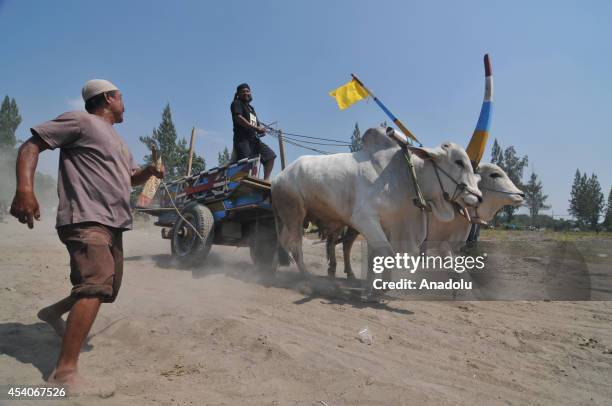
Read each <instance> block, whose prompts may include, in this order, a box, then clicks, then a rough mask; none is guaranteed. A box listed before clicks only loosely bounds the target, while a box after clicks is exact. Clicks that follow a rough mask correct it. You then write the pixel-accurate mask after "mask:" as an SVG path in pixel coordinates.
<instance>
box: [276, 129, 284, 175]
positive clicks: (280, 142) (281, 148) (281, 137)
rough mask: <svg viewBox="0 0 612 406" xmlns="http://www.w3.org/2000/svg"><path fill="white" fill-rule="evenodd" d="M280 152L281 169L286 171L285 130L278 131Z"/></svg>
mask: <svg viewBox="0 0 612 406" xmlns="http://www.w3.org/2000/svg"><path fill="white" fill-rule="evenodd" d="M278 150H279V152H280V158H281V169H285V162H286V161H285V141H284V140H283V130H278Z"/></svg>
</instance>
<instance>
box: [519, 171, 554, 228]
mask: <svg viewBox="0 0 612 406" xmlns="http://www.w3.org/2000/svg"><path fill="white" fill-rule="evenodd" d="M523 190H524V191H525V206H527V208H528V209H529V214H530V216H531V224H532V225H535V222H536V219H537V216H538V214H539V213H540V210H547V209H550V206H549V205H547V204H546V199H548V195H545V194H544V193H543V192H542V182H541V181H540V180H538V175H536V174H535V173H533V172H531V177H530V178H529V182H527V184H526V185H525V187H524V188H523Z"/></svg>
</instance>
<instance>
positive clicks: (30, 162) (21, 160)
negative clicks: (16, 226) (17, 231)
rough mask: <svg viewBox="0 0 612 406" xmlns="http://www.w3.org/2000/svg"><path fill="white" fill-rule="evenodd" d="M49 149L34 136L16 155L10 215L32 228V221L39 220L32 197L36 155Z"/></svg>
mask: <svg viewBox="0 0 612 406" xmlns="http://www.w3.org/2000/svg"><path fill="white" fill-rule="evenodd" d="M46 149H49V146H48V145H47V143H45V142H44V141H43V140H42V139H41V138H40V137H39V136H37V135H34V136H32V137H31V138H30V139H29V140H27V141H26V142H24V143H23V144H22V145H21V146H20V147H19V153H18V154H17V165H16V174H17V189H16V191H15V197H14V198H13V203H12V204H11V215H13V216H15V217H16V218H17V219H18V220H19V222H20V223H24V224H25V223H27V224H28V227H29V228H34V219H36V220H40V207H39V206H38V201H37V200H36V196H35V195H34V173H35V172H36V166H37V165H38V155H39V154H40V153H41V152H42V151H44V150H46Z"/></svg>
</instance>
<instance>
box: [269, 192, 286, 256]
mask: <svg viewBox="0 0 612 406" xmlns="http://www.w3.org/2000/svg"><path fill="white" fill-rule="evenodd" d="M270 201H271V202H272V214H273V215H274V225H275V227H276V240H277V241H278V263H279V265H282V266H287V265H289V264H290V263H291V257H290V256H289V253H288V252H287V250H285V247H283V245H282V243H281V232H282V230H283V226H284V225H283V219H282V218H281V216H279V214H278V210H277V209H276V206H275V205H274V203H273V198H272V196H270Z"/></svg>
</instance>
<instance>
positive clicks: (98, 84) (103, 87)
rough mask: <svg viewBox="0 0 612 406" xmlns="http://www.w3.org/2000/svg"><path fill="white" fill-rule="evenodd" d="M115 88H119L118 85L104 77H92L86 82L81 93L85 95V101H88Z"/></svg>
mask: <svg viewBox="0 0 612 406" xmlns="http://www.w3.org/2000/svg"><path fill="white" fill-rule="evenodd" d="M113 90H119V89H118V88H117V86H115V85H113V84H112V83H111V82H109V81H108V80H104V79H92V80H89V81H87V83H85V86H83V90H82V91H81V94H82V95H83V101H87V100H89V99H91V98H92V97H94V96H97V95H99V94H100V93H104V92H111V91H113Z"/></svg>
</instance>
